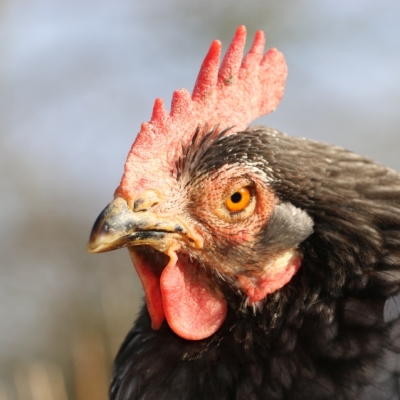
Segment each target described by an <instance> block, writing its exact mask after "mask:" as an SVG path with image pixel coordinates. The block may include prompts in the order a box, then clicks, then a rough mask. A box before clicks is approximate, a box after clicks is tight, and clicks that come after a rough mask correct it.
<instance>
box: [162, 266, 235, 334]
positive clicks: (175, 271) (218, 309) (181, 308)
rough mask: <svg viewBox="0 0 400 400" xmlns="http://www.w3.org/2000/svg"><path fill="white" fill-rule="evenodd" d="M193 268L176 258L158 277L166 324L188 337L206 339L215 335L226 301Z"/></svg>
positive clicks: (225, 310)
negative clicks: (159, 277)
mask: <svg viewBox="0 0 400 400" xmlns="http://www.w3.org/2000/svg"><path fill="white" fill-rule="evenodd" d="M196 268H198V266H196V265H192V264H190V263H183V262H181V261H179V259H178V260H177V262H176V263H170V264H168V265H167V266H166V267H165V269H164V270H163V272H162V274H161V280H160V289H161V296H162V302H163V307H164V314H165V318H166V319H167V321H168V325H169V326H170V328H171V329H172V330H173V331H174V332H175V333H176V334H177V335H179V336H180V337H182V338H184V339H188V340H200V339H205V338H207V337H209V336H211V335H212V334H214V333H215V332H216V331H217V330H218V329H219V328H220V327H221V325H222V323H223V322H224V320H225V318H226V315H227V313H228V305H227V302H226V300H225V299H224V298H222V297H219V296H218V295H217V294H216V293H214V292H213V291H212V290H211V289H210V288H209V286H208V285H207V283H206V282H205V281H204V276H201V275H198V274H197V272H198V271H196Z"/></svg>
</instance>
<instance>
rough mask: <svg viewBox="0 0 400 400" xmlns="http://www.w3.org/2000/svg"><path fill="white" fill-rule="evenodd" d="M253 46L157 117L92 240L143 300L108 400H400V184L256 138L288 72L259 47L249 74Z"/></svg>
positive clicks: (352, 160) (329, 154) (355, 165)
mask: <svg viewBox="0 0 400 400" xmlns="http://www.w3.org/2000/svg"><path fill="white" fill-rule="evenodd" d="M244 37H245V30H244V28H243V27H240V28H239V30H238V32H237V34H236V37H235V40H234V41H233V43H232V45H231V47H230V49H229V50H228V53H227V56H226V57H225V59H224V61H223V63H222V66H221V69H220V70H219V71H218V69H217V66H218V60H219V48H217V47H218V46H219V44H218V42H215V43H214V44H213V46H212V47H211V50H210V52H209V54H208V56H207V57H206V59H205V62H204V64H203V68H202V70H201V71H200V75H199V78H198V81H197V83H196V86H195V89H194V92H193V95H192V98H190V97H188V94H187V92H183V91H179V92H176V93H175V94H174V99H173V104H172V110H171V114H170V115H168V114H167V113H166V112H165V110H164V109H163V108H162V104H161V102H160V101H159V100H158V101H157V102H156V105H155V108H154V112H153V117H152V120H151V122H150V123H149V124H144V125H143V126H142V131H141V133H140V134H139V136H138V138H137V140H136V142H135V144H134V146H133V147H132V150H131V153H130V155H129V157H128V161H127V163H126V166H125V174H124V177H123V179H122V182H121V185H120V187H119V188H118V189H117V192H116V196H115V200H114V201H113V202H111V203H110V204H109V205H108V206H107V207H106V208H105V210H104V211H103V213H102V214H101V215H100V216H99V218H98V220H97V221H96V223H95V225H94V227H93V231H92V236H91V239H90V242H89V250H90V251H92V252H100V251H107V250H112V249H115V248H119V247H123V246H128V248H129V252H130V255H131V257H132V260H133V262H134V265H135V268H136V270H137V272H138V274H139V277H140V279H141V280H142V283H143V286H144V290H145V294H146V305H147V307H146V306H145V307H143V309H142V312H141V313H140V316H139V318H138V319H137V321H136V323H135V325H134V327H133V329H132V330H131V332H130V333H129V334H128V336H127V338H126V339H125V342H124V343H123V345H122V347H121V349H120V351H119V354H118V356H117V358H116V361H115V366H114V375H113V381H112V385H111V391H110V396H111V399H112V400H133V399H159V400H162V399H165V400H170V399H174V400H180V399H182V400H183V399H185V400H186V399H193V400H194V399H207V400H209V399H218V400H224V399H226V400H231V399H237V400H251V399H285V400H286V399H288V400H295V399H302V400H303V399H307V400H312V399H315V400H317V399H318V400H322V399H335V400H339V399H357V400H367V399H369V400H384V399H385V400H386V399H387V400H389V399H391V400H394V399H398V398H399V395H400V389H399V381H398V374H399V368H400V358H399V352H400V342H399V339H398V336H399V334H400V319H399V315H398V312H397V306H396V295H397V294H398V292H399V289H400V284H399V282H400V175H399V174H398V173H397V172H395V171H393V170H389V169H387V168H385V167H382V166H380V165H378V164H375V163H373V162H372V161H370V160H368V159H365V158H364V157H362V156H359V155H357V154H354V153H351V152H348V151H346V150H344V149H342V148H338V147H333V146H330V145H326V144H321V143H317V142H313V141H309V140H304V139H298V138H292V137H289V136H287V135H284V134H282V133H280V132H278V131H276V130H273V129H271V128H264V127H254V128H246V125H247V124H248V122H250V121H249V118H254V117H255V116H257V115H259V114H262V113H266V112H269V111H271V110H272V109H273V108H275V106H276V105H277V103H278V101H279V99H280V97H281V95H282V89H283V81H284V76H285V72H286V70H285V67H284V64H283V60H282V58H281V55H280V54H279V53H277V52H276V51H275V50H270V51H269V52H268V53H267V54H266V56H264V57H263V58H262V57H261V55H262V47H263V46H262V45H263V36H262V34H261V33H258V34H257V36H256V39H255V43H254V45H253V47H252V49H251V50H250V52H249V54H248V55H247V56H246V58H245V59H244V61H243V62H242V61H241V51H243V45H244ZM260 48H261V50H260ZM255 75H256V76H257V79H255V78H254V76H255ZM257 85H261V86H262V89H259V90H258V89H257V88H256V87H257ZM265 97H266V98H268V101H266V100H265ZM210 99H211V100H210ZM232 99H233V100H232ZM201 110H204V112H203V111H201ZM217 124H218V125H217ZM180 126H181V128H177V127H180ZM207 127H208V128H207ZM156 134H157V135H159V136H158V137H156Z"/></svg>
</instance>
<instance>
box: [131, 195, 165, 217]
mask: <svg viewBox="0 0 400 400" xmlns="http://www.w3.org/2000/svg"><path fill="white" fill-rule="evenodd" d="M160 200H161V195H160V193H158V192H157V191H155V190H146V191H145V192H143V193H142V194H141V195H140V197H138V198H137V199H136V200H135V201H134V202H133V211H136V212H138V211H147V210H148V209H149V208H151V207H153V206H155V205H156V204H158V203H159V202H160Z"/></svg>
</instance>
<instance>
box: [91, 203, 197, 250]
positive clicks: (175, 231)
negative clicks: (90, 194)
mask: <svg viewBox="0 0 400 400" xmlns="http://www.w3.org/2000/svg"><path fill="white" fill-rule="evenodd" d="M182 239H183V240H184V241H186V242H187V243H188V244H189V245H191V246H194V247H202V241H201V240H200V238H199V237H198V235H195V234H192V233H191V232H190V231H189V230H188V229H187V228H186V227H185V226H184V224H183V223H182V222H180V221H179V220H178V219H177V218H176V217H173V216H168V215H162V214H157V213H155V212H152V211H140V212H135V211H133V210H132V209H131V208H130V207H129V206H128V203H127V202H126V200H124V199H123V198H121V197H117V198H116V199H114V200H113V201H112V202H111V203H109V204H108V205H107V206H106V208H105V209H104V210H103V211H102V212H101V213H100V215H99V216H98V217H97V219H96V221H95V223H94V225H93V228H92V232H91V234H90V239H89V242H88V244H87V251H88V252H89V253H101V252H105V251H110V250H115V249H119V248H121V247H125V246H137V245H144V244H146V245H151V246H153V247H154V248H156V249H157V250H160V251H162V252H166V251H167V248H169V247H170V246H171V245H172V243H171V242H173V241H175V242H176V241H182Z"/></svg>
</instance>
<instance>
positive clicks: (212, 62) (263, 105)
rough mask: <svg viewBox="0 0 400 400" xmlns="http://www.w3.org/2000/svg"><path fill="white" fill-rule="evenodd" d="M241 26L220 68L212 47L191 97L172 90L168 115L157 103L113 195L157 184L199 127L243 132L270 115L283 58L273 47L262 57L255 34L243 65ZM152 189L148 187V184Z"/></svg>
mask: <svg viewBox="0 0 400 400" xmlns="http://www.w3.org/2000/svg"><path fill="white" fill-rule="evenodd" d="M245 41H246V28H245V27H244V26H243V25H242V26H240V27H239V28H238V30H237V31H236V34H235V37H234V38H233V40H232V43H231V44H230V46H229V48H228V50H227V52H226V55H225V57H224V59H223V61H222V64H221V67H220V68H218V67H219V60H220V53H221V42H219V41H218V40H216V41H214V42H213V43H212V44H211V47H210V50H209V51H208V54H207V55H206V57H205V59H204V61H203V65H202V66H201V68H200V72H199V75H198V77H197V81H196V84H195V86H194V89H193V94H192V96H190V94H189V92H188V91H187V90H185V89H180V90H177V91H175V92H174V94H173V96H172V103H171V112H170V113H169V114H168V112H167V111H166V110H165V108H164V104H163V101H162V99H159V98H158V99H156V101H155V103H154V108H153V114H152V116H151V120H150V122H145V123H143V124H142V127H141V130H140V132H139V134H138V136H137V138H136V140H135V142H134V144H133V146H132V148H131V151H130V153H129V155H128V159H127V161H126V164H125V172H124V175H123V177H122V180H121V184H120V186H119V188H118V189H117V192H116V194H117V195H121V196H123V197H125V198H126V199H127V200H129V199H132V198H133V197H134V195H133V193H137V194H140V192H141V191H142V190H145V189H149V188H152V187H153V188H154V187H155V186H154V184H156V183H159V182H158V181H157V180H156V179H155V175H156V176H162V177H163V178H164V179H165V178H166V176H167V175H165V174H162V173H161V174H160V173H158V172H163V171H164V172H166V173H167V174H168V175H170V171H171V170H173V169H174V165H175V161H176V160H177V156H178V155H179V152H180V151H181V148H182V146H183V147H185V146H187V145H188V144H189V143H190V141H191V139H192V138H193V135H194V133H195V131H196V128H197V127H198V126H202V125H205V124H207V126H208V127H210V128H211V127H213V126H215V125H218V126H219V127H220V129H223V128H227V127H229V126H234V128H235V130H237V131H239V130H244V129H245V128H246V127H247V126H248V125H249V123H250V122H251V121H253V120H254V119H255V118H258V117H260V116H262V115H264V114H268V113H269V112H271V111H273V110H274V109H275V108H276V107H277V105H278V104H279V101H280V99H281V98H282V95H283V90H284V84H285V79H286V74H287V68H286V63H285V60H284V57H283V55H282V54H281V53H279V52H278V51H277V50H276V49H270V50H269V51H268V52H267V53H266V54H265V55H264V56H263V51H264V43H265V37H264V33H263V32H262V31H258V32H257V33H256V35H255V38H254V43H253V46H252V47H251V49H250V51H249V52H248V54H247V55H246V56H245V58H244V59H243V61H242V57H243V50H244V45H245ZM152 185H153V186H152Z"/></svg>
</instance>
